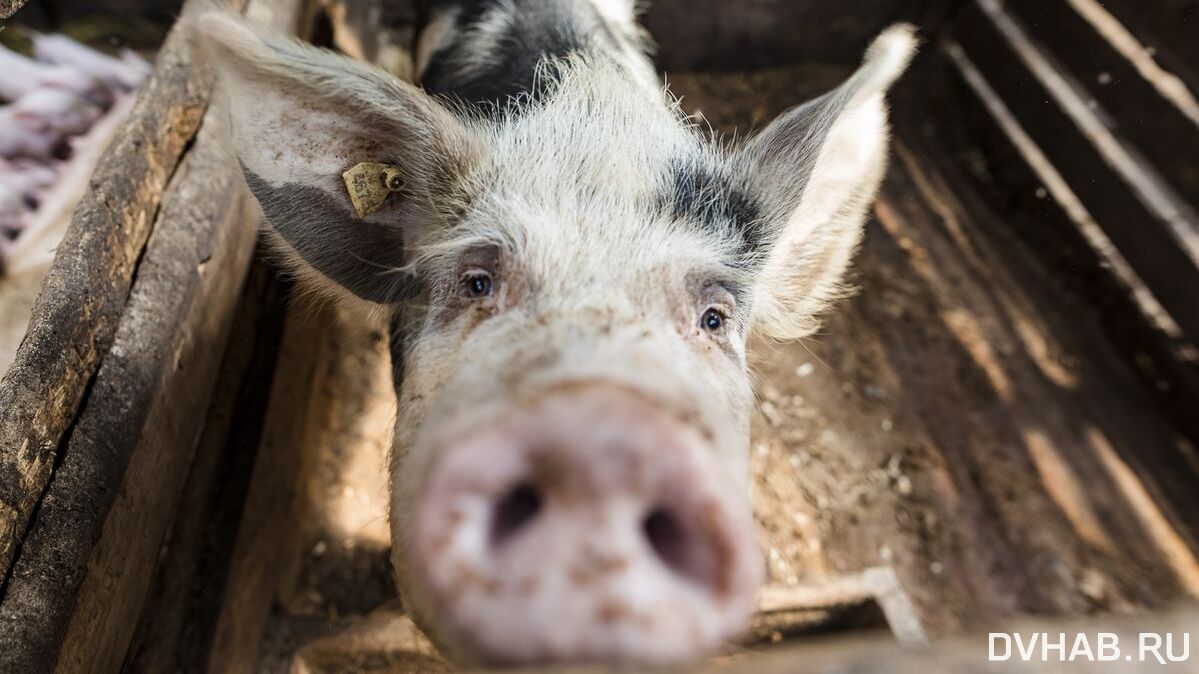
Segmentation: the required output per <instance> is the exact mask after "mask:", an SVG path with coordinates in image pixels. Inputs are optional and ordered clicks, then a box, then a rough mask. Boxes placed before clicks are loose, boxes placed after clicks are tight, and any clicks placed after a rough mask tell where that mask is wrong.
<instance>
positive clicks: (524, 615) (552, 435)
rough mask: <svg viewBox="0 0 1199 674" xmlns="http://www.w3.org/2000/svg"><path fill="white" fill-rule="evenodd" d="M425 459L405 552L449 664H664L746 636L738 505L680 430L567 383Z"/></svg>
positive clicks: (751, 540) (618, 393) (700, 448)
mask: <svg viewBox="0 0 1199 674" xmlns="http://www.w3.org/2000/svg"><path fill="white" fill-rule="evenodd" d="M447 437H453V436H447ZM435 451H437V452H438V454H437V456H438V459H437V461H436V463H435V464H434V465H433V467H432V469H431V471H430V474H429V477H428V480H427V481H426V482H425V487H424V488H423V490H422V492H421V494H420V496H419V498H418V499H417V507H416V511H415V519H414V521H413V527H412V529H411V531H412V534H413V538H412V539H411V541H410V544H411V545H412V548H411V549H412V552H413V554H414V559H413V561H414V564H415V571H416V573H417V574H418V578H419V580H418V581H417V582H418V583H420V584H421V586H422V591H423V592H424V593H425V594H426V597H425V598H426V600H427V602H428V605H429V609H428V610H429V611H430V612H431V613H433V614H435V615H436V616H437V623H438V624H436V625H435V629H434V632H435V633H437V636H438V637H439V638H440V639H441V640H442V641H444V642H447V645H448V646H450V648H451V650H454V651H459V652H462V653H466V654H467V658H468V659H473V660H477V661H480V662H485V663H489V664H527V663H535V662H580V661H609V662H610V661H635V662H669V661H677V660H683V659H692V658H696V657H702V656H704V655H707V654H710V653H712V652H714V651H716V650H717V649H719V647H720V646H721V644H722V643H724V642H726V641H727V640H728V639H730V638H732V637H735V636H736V635H737V634H738V633H739V632H740V631H742V630H743V629H744V628H745V627H746V626H747V625H748V621H749V618H750V616H751V614H752V611H753V608H754V602H755V595H756V592H757V588H758V585H759V583H760V582H761V575H762V571H763V568H762V563H761V558H760V556H759V552H758V548H757V545H756V542H755V536H754V529H753V521H752V517H751V514H750V509H749V505H748V501H747V498H746V495H745V494H743V493H740V491H741V489H740V487H739V486H738V485H739V484H740V482H739V481H737V480H735V479H734V478H733V476H731V475H729V474H728V472H727V470H726V469H725V468H724V467H723V466H722V465H721V464H720V462H719V461H718V460H717V457H716V455H715V450H714V448H713V447H711V445H710V443H709V442H708V441H707V440H706V439H705V435H704V433H703V432H702V431H701V430H700V429H697V428H695V425H694V424H691V423H688V422H687V421H686V419H685V418H684V417H683V416H680V415H676V414H672V413H670V412H668V411H667V409H666V408H665V407H661V406H658V405H656V404H655V403H653V402H651V401H648V400H647V399H645V398H644V397H641V396H639V395H637V394H636V393H634V392H631V391H628V390H625V389H623V388H620V387H616V386H610V385H602V384H597V385H581V386H578V387H573V388H567V389H563V390H559V391H557V392H553V393H549V394H546V395H544V396H542V397H540V398H537V399H536V400H534V401H532V402H526V403H523V404H521V405H519V406H514V408H512V409H509V410H507V411H506V412H505V413H504V414H503V415H502V418H501V419H500V420H499V421H496V422H492V423H489V424H487V425H486V426H485V427H482V428H481V429H478V430H473V431H469V432H466V433H464V434H461V435H458V436H456V438H455V439H453V440H447V441H445V443H444V446H442V447H438V448H436V450H435Z"/></svg>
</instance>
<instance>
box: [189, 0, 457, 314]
mask: <svg viewBox="0 0 1199 674" xmlns="http://www.w3.org/2000/svg"><path fill="white" fill-rule="evenodd" d="M194 30H195V35H196V38H197V42H198V44H199V46H200V47H201V49H202V52H203V54H204V55H206V56H207V58H208V60H209V62H210V63H211V64H212V65H213V66H214V67H215V69H216V71H217V77H218V83H219V84H218V95H219V98H218V100H219V102H220V103H219V105H220V109H219V113H218V114H220V115H222V117H223V121H224V122H225V123H226V124H227V125H228V136H229V139H230V140H231V142H232V150H233V152H234V153H236V155H237V159H238V162H239V163H240V164H241V169H242V171H243V173H244V175H245V178H246V182H247V184H248V185H249V187H250V190H251V192H253V194H254V196H255V197H256V198H257V199H258V202H259V204H261V206H262V210H263V213H264V214H265V216H266V220H267V222H268V224H269V228H268V231H269V232H270V233H272V238H273V239H275V243H276V244H277V246H276V247H277V248H279V249H280V250H281V251H282V252H283V253H284V257H285V258H286V259H287V261H288V262H289V264H290V266H291V267H292V270H293V271H295V272H297V273H298V274H299V275H300V276H304V277H309V278H311V279H312V280H313V281H315V284H316V286H317V287H318V288H319V289H324V290H333V291H340V290H342V289H344V290H347V291H349V292H350V293H352V294H354V295H356V296H358V297H360V298H363V299H366V300H370V301H372V302H379V303H392V302H397V301H400V300H403V299H405V298H406V297H410V296H411V295H412V294H413V293H414V292H415V290H416V289H415V287H414V283H413V282H412V280H411V277H410V275H409V274H407V273H406V272H404V271H402V268H403V266H404V263H405V253H404V248H405V243H406V242H407V243H408V244H411V242H412V240H413V237H415V236H418V235H419V229H420V228H422V227H428V226H432V225H434V224H435V223H436V221H437V220H438V218H439V217H440V213H441V212H442V211H443V210H444V209H443V208H439V207H438V206H437V205H439V204H440V205H442V206H444V203H445V199H444V195H445V194H446V193H448V192H449V190H450V189H451V188H452V186H453V185H454V184H455V183H456V181H457V178H458V177H459V176H460V175H461V174H462V173H463V172H464V171H465V168H466V166H467V165H468V164H469V163H470V162H471V157H472V156H473V154H474V149H473V143H472V142H471V135H470V133H469V131H468V129H467V128H466V127H465V125H464V123H463V122H462V121H461V120H459V119H458V118H457V117H456V116H455V115H453V114H452V113H451V112H450V111H449V110H448V109H446V108H444V107H443V106H442V105H440V104H439V103H437V102H436V101H434V100H433V99H432V98H430V97H429V96H427V95H426V94H424V93H423V92H422V91H420V90H419V89H417V88H416V87H414V86H412V85H410V84H408V83H406V82H403V81H401V80H399V79H397V78H395V77H392V76H391V75H389V74H387V73H385V72H384V71H382V70H379V69H377V68H373V67H370V66H367V65H364V64H361V63H358V62H356V61H353V60H351V59H348V58H345V57H342V56H340V55H337V54H334V53H332V52H329V51H326V50H323V49H318V48H315V47H311V46H307V45H304V44H301V43H299V42H296V41H294V40H291V39H289V38H286V37H282V36H279V35H276V34H273V33H271V32H269V31H267V30H265V29H262V28H259V27H255V26H253V25H252V24H249V23H247V22H245V21H244V20H242V19H240V18H237V17H234V16H231V15H229V14H226V13H223V12H213V13H210V14H206V15H204V16H202V17H200V18H199V19H198V20H197V22H196V25H195V29H194ZM364 163H366V165H367V166H372V165H384V166H387V167H388V169H387V173H386V176H387V177H386V178H380V179H381V180H387V181H388V184H389V185H390V187H391V189H390V190H388V191H385V192H384V193H383V196H382V197H381V198H380V201H378V202H376V203H374V204H373V205H372V206H371V207H370V208H367V209H361V208H358V209H356V207H355V204H354V202H352V201H351V198H350V191H349V188H348V187H347V180H346V179H345V178H344V177H343V174H344V173H345V172H346V171H348V170H350V169H352V168H354V167H356V166H359V165H361V164H364ZM360 206H361V204H360Z"/></svg>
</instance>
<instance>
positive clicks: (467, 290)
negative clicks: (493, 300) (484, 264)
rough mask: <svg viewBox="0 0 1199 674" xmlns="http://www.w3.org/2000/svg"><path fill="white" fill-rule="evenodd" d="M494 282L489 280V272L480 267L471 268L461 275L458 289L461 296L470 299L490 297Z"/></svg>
mask: <svg viewBox="0 0 1199 674" xmlns="http://www.w3.org/2000/svg"><path fill="white" fill-rule="evenodd" d="M494 285H495V284H494V283H493V281H492V280H491V274H488V273H487V272H485V271H483V270H482V269H473V270H471V271H468V272H466V273H465V274H463V275H462V281H461V282H460V284H459V289H460V291H461V293H462V295H463V297H467V298H469V299H472V300H477V299H482V298H484V297H490V296H491V293H492V291H493V289H494Z"/></svg>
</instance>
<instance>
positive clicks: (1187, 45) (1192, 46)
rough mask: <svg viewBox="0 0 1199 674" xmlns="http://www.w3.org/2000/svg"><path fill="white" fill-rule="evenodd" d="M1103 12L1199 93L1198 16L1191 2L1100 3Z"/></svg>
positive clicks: (1124, 0) (1133, 0)
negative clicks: (1115, 19) (1116, 21)
mask: <svg viewBox="0 0 1199 674" xmlns="http://www.w3.org/2000/svg"><path fill="white" fill-rule="evenodd" d="M1103 8H1104V9H1106V10H1107V11H1108V12H1110V13H1111V14H1112V15H1113V16H1114V17H1116V18H1117V19H1119V20H1120V22H1121V23H1123V24H1124V25H1126V26H1128V28H1129V29H1130V30H1131V31H1132V33H1133V34H1134V35H1136V37H1137V39H1138V40H1140V41H1141V42H1142V43H1144V44H1145V45H1147V46H1148V47H1150V48H1152V49H1153V53H1154V58H1155V59H1157V60H1159V61H1160V62H1161V63H1162V65H1164V66H1165V67H1166V68H1168V69H1169V70H1170V71H1172V72H1174V73H1176V74H1177V75H1178V76H1179V77H1181V78H1182V80H1183V81H1184V82H1186V84H1187V86H1188V87H1189V88H1190V90H1191V91H1192V92H1199V40H1196V39H1195V33H1196V30H1199V16H1197V15H1196V14H1195V3H1194V1H1193V0H1156V1H1155V2H1153V3H1149V4H1147V3H1145V2H1144V0H1103Z"/></svg>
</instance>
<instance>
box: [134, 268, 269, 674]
mask: <svg viewBox="0 0 1199 674" xmlns="http://www.w3.org/2000/svg"><path fill="white" fill-rule="evenodd" d="M284 285H285V284H283V283H281V282H280V281H278V280H277V279H275V277H274V275H273V274H271V273H270V272H268V271H267V269H266V267H265V264H264V263H262V262H258V263H255V264H254V265H253V267H252V268H251V272H250V277H249V279H248V280H247V283H246V292H245V293H244V294H243V297H242V300H241V305H240V308H239V310H238V315H237V317H236V318H235V319H234V323H233V332H232V334H231V335H230V338H229V348H228V349H226V354H225V362H224V363H223V364H222V366H221V373H220V375H219V377H218V381H217V384H216V388H215V390H214V392H213V396H212V405H211V406H210V408H209V410H208V414H207V420H206V421H205V423H204V432H203V435H202V436H201V438H200V442H199V444H198V446H197V448H196V456H195V460H194V461H193V463H192V466H191V469H190V470H189V472H188V476H187V485H186V486H185V487H184V490H183V496H182V497H181V499H180V505H179V508H178V511H177V513H176V515H175V519H174V525H173V529H172V531H171V535H170V540H169V542H168V543H167V544H166V545H164V546H163V552H162V554H161V556H160V559H159V569H158V571H157V573H156V578H155V581H154V586H153V589H152V590H151V592H150V596H149V597H148V598H147V600H146V602H145V605H144V606H143V609H142V615H141V618H140V621H139V626H138V636H137V637H136V639H135V642H134V645H133V646H132V647H131V649H130V654H129V657H128V658H127V660H126V663H125V666H124V668H123V671H125V672H176V671H200V670H202V669H204V663H205V662H206V661H207V659H208V650H209V647H210V646H211V643H212V638H213V634H214V632H215V629H216V620H217V616H218V614H219V611H220V597H221V595H222V592H223V589H224V587H225V581H226V578H227V576H228V572H229V564H230V562H231V559H232V557H233V549H234V542H235V540H236V538H237V528H238V526H237V525H238V521H239V520H240V519H241V517H242V514H243V509H244V505H245V501H246V494H247V492H248V491H249V484H250V476H251V473H252V471H253V467H254V460H255V458H256V457H257V454H258V447H259V443H260V440H261V436H262V426H263V420H264V419H263V418H264V416H265V414H266V407H267V402H268V400H269V397H270V385H271V381H272V380H273V379H274V372H275V364H276V358H277V356H278V349H279V342H280V339H281V336H282V332H283V319H284V309H285V307H286V294H287V292H286V289H285V287H284Z"/></svg>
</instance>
